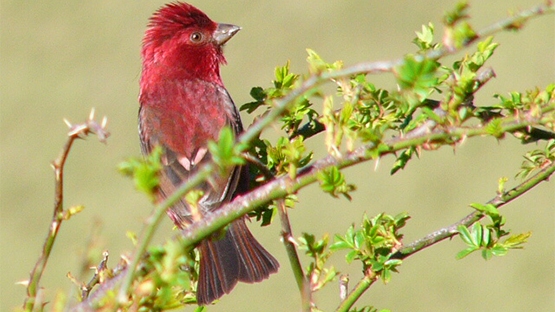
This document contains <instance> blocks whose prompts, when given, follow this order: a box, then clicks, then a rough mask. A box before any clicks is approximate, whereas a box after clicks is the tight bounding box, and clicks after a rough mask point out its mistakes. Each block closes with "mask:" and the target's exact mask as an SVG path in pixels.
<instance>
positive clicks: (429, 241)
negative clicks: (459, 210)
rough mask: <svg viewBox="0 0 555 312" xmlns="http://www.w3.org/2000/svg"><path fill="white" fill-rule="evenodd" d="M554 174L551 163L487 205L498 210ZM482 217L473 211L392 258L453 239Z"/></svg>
mask: <svg viewBox="0 0 555 312" xmlns="http://www.w3.org/2000/svg"><path fill="white" fill-rule="evenodd" d="M554 172H555V162H554V163H551V164H550V165H548V166H546V167H544V168H542V169H541V170H540V171H538V173H536V174H535V175H534V176H532V177H531V178H529V179H527V180H526V181H524V182H522V183H521V184H519V185H518V186H516V187H514V188H512V189H511V190H509V191H507V192H505V193H503V194H502V195H498V196H496V197H495V198H492V199H491V200H490V201H488V202H487V204H492V205H494V206H495V207H496V208H500V207H502V206H504V205H506V204H508V203H510V202H511V201H513V200H515V199H517V198H518V197H519V196H521V195H522V194H524V193H526V192H528V191H529V190H530V189H532V188H533V187H535V186H536V185H538V184H539V183H541V182H542V181H547V180H548V179H549V177H550V176H551V175H552V174H553V173H554ZM483 217H484V215H483V214H481V213H480V212H478V211H474V212H472V213H471V214H469V215H467V216H466V217H464V218H462V219H461V220H459V221H457V222H456V223H453V224H452V225H450V226H448V227H444V228H441V229H439V230H437V231H434V232H432V233H430V234H428V235H426V236H424V237H422V238H420V239H417V240H416V241H414V242H412V243H410V244H408V245H406V246H403V247H402V248H401V249H400V250H399V251H398V252H396V253H395V254H394V255H393V256H392V258H395V259H405V258H407V257H409V256H411V255H413V254H414V253H416V252H418V251H420V250H422V249H424V248H427V247H430V246H432V245H434V244H436V243H439V242H441V241H442V240H444V239H447V238H450V237H453V236H455V235H458V234H459V233H458V231H457V227H458V226H459V225H464V226H466V227H468V226H470V225H472V224H473V223H474V222H476V221H478V220H480V219H482V218H483Z"/></svg>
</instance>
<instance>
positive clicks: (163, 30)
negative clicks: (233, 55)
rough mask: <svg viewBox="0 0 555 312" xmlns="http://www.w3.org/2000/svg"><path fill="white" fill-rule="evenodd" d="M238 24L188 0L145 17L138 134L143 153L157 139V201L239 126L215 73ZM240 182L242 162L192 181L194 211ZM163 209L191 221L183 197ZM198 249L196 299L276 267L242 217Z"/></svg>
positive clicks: (182, 222) (207, 299)
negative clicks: (224, 132) (196, 192)
mask: <svg viewBox="0 0 555 312" xmlns="http://www.w3.org/2000/svg"><path fill="white" fill-rule="evenodd" d="M240 29H241V28H240V27H238V26H235V25H229V24H217V23H215V22H213V21H212V20H210V18H208V16H206V14H204V13H203V12H201V11H200V10H198V9H197V8H195V7H193V6H191V5H189V4H186V3H172V4H168V5H166V6H164V7H162V8H161V9H160V10H158V11H157V12H156V13H154V15H153V16H152V17H151V18H150V23H149V25H148V28H147V30H146V33H145V36H144V40H143V48H142V52H141V54H142V61H143V69H142V74H141V80H140V95H139V102H140V105H141V106H140V110H139V136H140V139H141V148H142V151H143V153H144V154H149V153H150V152H151V151H152V149H153V148H154V147H155V146H161V147H162V149H163V157H162V164H163V166H164V168H163V170H162V172H161V176H160V185H159V188H158V192H157V195H158V200H163V199H164V198H165V197H166V196H169V195H170V194H172V193H173V192H174V191H175V189H176V188H177V187H178V186H179V185H180V184H181V183H183V181H186V180H187V179H188V178H189V177H190V176H191V175H192V174H194V173H195V171H196V170H197V168H198V167H199V165H202V164H203V163H206V162H208V161H210V159H211V156H210V153H208V152H207V151H208V150H207V142H208V141H209V140H215V139H217V138H218V135H219V133H220V130H221V129H222V128H223V127H224V126H230V127H231V128H232V129H233V131H234V132H235V134H239V133H241V132H242V131H243V125H242V123H241V118H240V116H239V112H238V111H237V108H236V107H235V104H234V103H233V100H232V99H231V97H230V95H229V93H228V92H227V90H226V89H225V87H224V85H223V83H222V79H221V77H220V64H225V62H226V60H225V58H224V55H223V51H222V48H223V45H224V44H225V43H226V42H227V41H228V40H229V39H231V37H233V35H235V34H236V33H237V32H238V31H239V30H240ZM245 183H247V184H245ZM245 185H248V174H247V173H246V168H244V167H236V168H234V169H233V170H232V171H231V172H229V173H228V174H226V175H223V176H222V175H216V176H214V177H213V178H212V181H211V183H208V182H205V183H203V184H201V185H200V186H199V187H198V188H199V189H200V190H202V191H203V192H204V195H203V197H202V198H201V200H200V201H199V210H200V211H201V213H202V214H209V213H211V212H212V211H215V210H217V209H219V208H220V207H221V206H222V205H223V204H225V203H227V202H229V201H230V200H231V199H233V197H234V196H235V195H236V194H237V192H238V188H241V189H243V188H244V187H245ZM168 215H169V217H170V218H171V219H172V220H173V222H174V223H175V224H176V225H177V226H178V227H179V228H185V227H187V225H189V224H191V223H192V222H194V221H195V220H194V218H193V215H192V213H191V207H190V206H189V205H188V204H187V203H186V201H185V200H184V199H182V200H180V201H179V202H178V203H177V204H175V205H174V206H173V207H171V208H170V210H169V211H168ZM198 248H199V250H200V272H199V281H198V287H197V302H198V304H200V305H206V304H209V303H211V302H212V301H214V300H215V299H218V298H219V297H221V296H222V295H223V294H224V293H229V292H230V291H231V290H232V288H233V287H234V286H235V285H236V284H237V282H238V281H241V282H246V283H254V282H259V281H261V280H263V279H265V278H268V276H269V275H270V274H271V273H274V272H277V270H278V267H279V264H278V262H277V261H276V259H275V258H274V257H272V255H270V253H268V252H267V251H266V250H265V249H264V247H262V246H261V245H260V244H259V243H258V242H257V241H256V239H255V238H254V237H253V236H252V234H251V232H250V231H249V229H248V228H247V225H246V223H245V218H241V219H239V220H236V221H235V222H233V223H232V224H231V225H230V226H229V227H228V228H227V230H226V232H225V235H223V234H220V235H214V236H212V237H210V238H208V239H205V240H203V241H202V242H201V243H200V244H199V246H198Z"/></svg>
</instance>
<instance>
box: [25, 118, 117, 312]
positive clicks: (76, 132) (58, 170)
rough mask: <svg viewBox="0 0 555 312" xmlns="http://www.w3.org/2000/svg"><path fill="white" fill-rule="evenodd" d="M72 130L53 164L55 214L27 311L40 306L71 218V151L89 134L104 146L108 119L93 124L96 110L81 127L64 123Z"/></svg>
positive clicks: (33, 276) (34, 273) (34, 272)
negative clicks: (67, 173)
mask: <svg viewBox="0 0 555 312" xmlns="http://www.w3.org/2000/svg"><path fill="white" fill-rule="evenodd" d="M64 121H65V123H66V124H67V125H68V127H69V132H68V138H67V141H66V143H65V145H64V147H63V148H62V151H61V152H60V155H59V156H58V158H56V160H54V161H53V162H52V168H53V169H54V175H55V193H54V211H53V215H52V222H51V223H50V227H49V230H48V234H47V236H46V240H45V242H44V245H43V247H42V252H41V255H40V257H39V259H38V260H37V262H36V264H35V266H34V268H33V270H32V271H31V274H30V278H29V281H28V282H27V298H25V302H24V304H23V308H24V309H25V310H26V311H32V310H33V308H34V306H35V303H36V302H37V294H38V291H39V283H40V279H41V277H42V274H43V272H44V269H45V267H46V263H47V262H48V258H49V256H50V252H51V251H52V247H53V246H54V242H55V241H56V237H57V235H58V231H59V229H60V226H61V224H62V222H63V221H64V220H67V219H69V217H71V214H72V212H70V211H64V206H63V199H64V165H65V162H66V160H67V157H68V155H69V151H70V150H71V146H72V145H73V142H74V141H75V140H76V139H82V138H84V137H86V136H88V135H89V134H91V133H92V134H96V136H97V137H98V140H99V141H100V142H103V143H105V142H106V139H107V138H108V137H109V136H110V133H109V132H108V131H107V130H106V123H107V121H108V120H107V119H106V117H104V118H103V119H102V122H101V123H100V124H99V123H97V122H96V121H95V120H94V109H93V110H91V113H90V115H89V119H87V121H85V122H84V123H82V124H71V123H70V122H69V121H67V120H64Z"/></svg>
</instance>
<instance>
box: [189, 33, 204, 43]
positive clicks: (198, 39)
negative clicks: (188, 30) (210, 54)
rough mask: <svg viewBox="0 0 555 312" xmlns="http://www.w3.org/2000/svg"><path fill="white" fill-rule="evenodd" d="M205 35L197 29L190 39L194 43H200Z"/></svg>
mask: <svg viewBox="0 0 555 312" xmlns="http://www.w3.org/2000/svg"><path fill="white" fill-rule="evenodd" d="M203 38H204V37H203V35H202V33H200V32H198V31H195V32H194V33H192V34H191V37H190V40H191V42H192V43H200V42H202V39H203Z"/></svg>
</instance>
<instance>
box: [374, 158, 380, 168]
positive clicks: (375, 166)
mask: <svg viewBox="0 0 555 312" xmlns="http://www.w3.org/2000/svg"><path fill="white" fill-rule="evenodd" d="M379 165H380V157H378V158H376V161H375V162H374V171H378V166H379Z"/></svg>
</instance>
